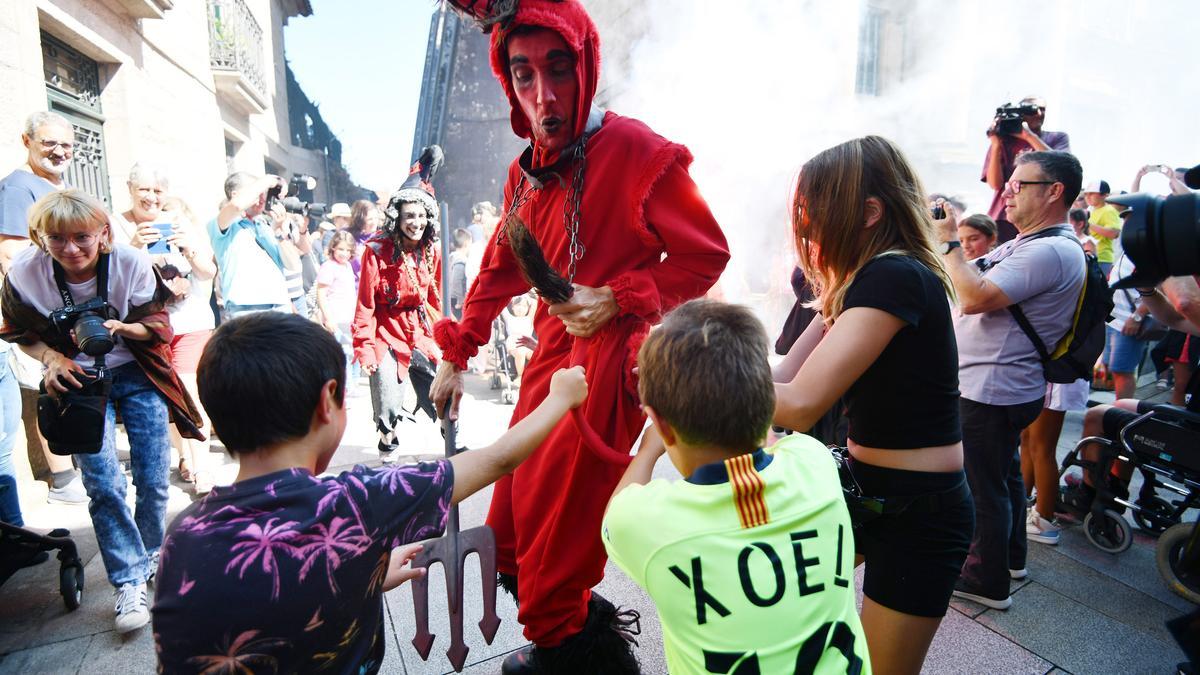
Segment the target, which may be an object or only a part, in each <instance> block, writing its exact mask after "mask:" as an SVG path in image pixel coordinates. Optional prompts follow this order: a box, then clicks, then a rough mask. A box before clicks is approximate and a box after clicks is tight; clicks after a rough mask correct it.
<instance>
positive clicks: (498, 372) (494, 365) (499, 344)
mask: <svg viewBox="0 0 1200 675" xmlns="http://www.w3.org/2000/svg"><path fill="white" fill-rule="evenodd" d="M507 340H508V328H507V326H505V325H504V321H503V320H501V319H500V317H496V319H495V320H494V321H492V344H491V347H492V362H491V364H490V365H491V371H492V372H491V374H490V377H489V378H488V385H489V386H490V387H491V388H492V389H493V390H495V389H500V390H501V391H500V399H501V400H502V401H504V403H506V404H509V405H511V404H513V403H515V402H516V400H517V396H516V392H515V391H514V389H513V380H515V379H516V378H517V362H516V361H515V360H513V357H512V354H510V353H508V344H507Z"/></svg>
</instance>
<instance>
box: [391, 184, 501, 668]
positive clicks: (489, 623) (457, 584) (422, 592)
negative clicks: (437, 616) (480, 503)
mask: <svg viewBox="0 0 1200 675" xmlns="http://www.w3.org/2000/svg"><path fill="white" fill-rule="evenodd" d="M441 207H442V220H441V222H442V260H447V259H448V257H449V255H450V251H449V242H450V239H451V238H450V236H449V234H450V233H449V223H450V219H449V218H448V217H446V211H447V208H446V204H445V203H442V205H441ZM449 277H450V266H449V265H444V266H443V267H442V300H443V303H444V304H445V305H447V306H448V305H449V298H450V278H449ZM446 309H447V307H443V311H444V312H445V311H446ZM446 314H448V312H446ZM452 404H453V401H447V402H446V409H445V410H444V411H443V413H444V414H443V415H442V420H443V421H444V424H445V427H444V429H445V442H446V459H449V458H451V457H453V456H454V455H455V454H457V453H458V440H457V438H456V437H457V436H458V430H457V425H455V424H454V423H453V422H450V406H451V405H452ZM471 553H475V554H476V555H478V556H479V575H480V577H481V578H482V581H483V618H482V619H480V621H479V631H480V632H481V633H483V640H484V642H486V643H487V644H489V645H490V644H492V640H493V639H495V637H496V631H497V630H498V629H499V628H500V617H499V615H497V614H496V535H495V533H493V532H492V528H490V527H488V526H487V525H480V526H479V527H472V528H471V529H469V530H467V531H465V532H464V531H461V530H460V526H459V522H458V505H457V504H454V505H452V506H451V507H450V514H449V515H448V516H447V518H446V534H445V535H443V536H442V537H441V538H440V539H435V540H434V541H431V542H427V543H426V544H425V547H424V550H422V551H421V552H420V553H419V554H417V556H416V557H415V558H413V561H412V566H413V567H425V568H426V569H428V568H429V566H430V565H431V564H432V563H435V562H438V563H441V564H442V570H443V571H444V572H445V574H446V604H447V605H448V606H449V608H450V648H449V649H447V650H446V658H448V659H450V663H451V665H453V666H454V670H455V671H456V672H462V669H463V665H464V664H465V663H466V662H467V652H469V651H471V650H470V648H468V647H467V643H466V642H464V641H463V591H464V586H465V579H464V577H463V571H464V568H465V566H466V559H467V556H468V555H469V554H471ZM410 584H411V585H412V592H413V614H414V618H415V619H416V622H417V633H416V635H414V636H413V639H412V644H413V647H415V648H416V650H417V653H418V654H420V655H421V660H423V661H428V660H429V652H430V650H431V649H433V640H434V638H435V637H437V636H436V635H434V634H433V633H431V632H429V576H428V574H426V576H423V577H420V578H418V579H414V580H412V581H411V582H410Z"/></svg>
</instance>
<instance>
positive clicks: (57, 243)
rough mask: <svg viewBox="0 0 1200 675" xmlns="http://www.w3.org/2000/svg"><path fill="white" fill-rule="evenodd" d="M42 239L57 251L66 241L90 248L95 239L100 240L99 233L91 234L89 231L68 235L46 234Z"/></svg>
mask: <svg viewBox="0 0 1200 675" xmlns="http://www.w3.org/2000/svg"><path fill="white" fill-rule="evenodd" d="M44 239H45V240H46V245H47V246H49V247H50V248H52V249H55V250H56V251H57V250H62V249H64V248H66V247H67V242H68V241H69V242H71V243H72V244H75V246H76V247H78V248H81V249H84V248H91V247H92V246H94V245H95V244H96V242H97V241H99V240H100V235H98V234H92V233H90V232H83V233H79V234H73V235H71V236H69V237H64V236H63V235H61V234H48V235H46V236H45V237H44Z"/></svg>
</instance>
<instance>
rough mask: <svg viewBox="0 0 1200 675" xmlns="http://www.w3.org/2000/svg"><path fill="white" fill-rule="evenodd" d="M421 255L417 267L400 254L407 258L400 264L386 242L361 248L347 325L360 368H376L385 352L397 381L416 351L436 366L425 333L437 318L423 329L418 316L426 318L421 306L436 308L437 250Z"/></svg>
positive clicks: (428, 335) (413, 260) (428, 333)
mask: <svg viewBox="0 0 1200 675" xmlns="http://www.w3.org/2000/svg"><path fill="white" fill-rule="evenodd" d="M425 251H426V252H425V253H423V254H422V255H421V256H420V259H419V261H418V260H417V256H414V254H413V253H411V252H409V253H402V254H400V255H403V256H405V257H407V258H408V262H407V263H406V262H405V259H404V258H403V257H400V255H397V253H398V252H397V249H396V246H395V243H394V242H393V240H392V239H391V238H390V237H388V238H384V237H380V238H376V239H372V240H371V241H369V242H367V246H366V250H365V251H364V252H363V257H362V271H361V273H360V275H359V279H358V307H357V308H356V309H355V310H354V323H353V324H352V325H351V333H352V334H353V336H354V359H355V360H356V361H358V362H359V363H360V364H362V365H363V366H364V367H367V366H378V365H379V362H380V361H381V360H382V359H383V355H384V350H386V349H387V348H389V347H390V348H391V349H392V351H394V352H395V353H396V362H397V363H398V364H399V366H400V369H401V371H402V372H401V377H402V378H403V377H405V375H404V371H407V369H408V365H409V363H411V362H412V352H413V349H420V350H421V351H422V352H423V353H424V354H425V355H426V356H428V357H429V359H430V360H431V361H433V362H434V363H435V364H436V363H437V361H438V354H439V351H438V348H437V345H436V344H435V343H434V341H433V334H432V331H431V330H430V326H432V322H433V321H436V320H437V317H436V316H429V317H427V318H428V325H426V321H425V320H424V319H422V312H428V307H426V305H430V306H432V307H434V308H440V307H441V306H442V301H441V291H440V290H439V287H438V284H439V281H440V280H441V278H442V261H441V254H440V253H439V252H438V250H437V246H429V247H427V248H426V249H425ZM413 266H415V268H416V269H415V276H416V281H417V283H416V284H415V285H414V284H413V282H412V278H413V276H412V275H413V273H414V270H413V269H412V267H413Z"/></svg>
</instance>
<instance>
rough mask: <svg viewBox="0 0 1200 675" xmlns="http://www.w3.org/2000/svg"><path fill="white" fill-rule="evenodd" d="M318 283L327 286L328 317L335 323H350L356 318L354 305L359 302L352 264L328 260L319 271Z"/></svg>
mask: <svg viewBox="0 0 1200 675" xmlns="http://www.w3.org/2000/svg"><path fill="white" fill-rule="evenodd" d="M317 285H319V286H324V287H325V309H326V310H327V311H328V312H329V316H328V317H326V318H327V319H329V320H330V321H332V322H333V323H338V324H341V323H350V322H351V321H353V320H354V306H355V304H357V302H358V289H357V288H356V284H355V282H354V270H353V269H351V267H350V264H349V263H346V264H345V265H342V264H340V263H338V262H337V261H334V260H326V261H325V262H324V263H322V264H321V269H320V271H318V272H317Z"/></svg>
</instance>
